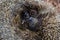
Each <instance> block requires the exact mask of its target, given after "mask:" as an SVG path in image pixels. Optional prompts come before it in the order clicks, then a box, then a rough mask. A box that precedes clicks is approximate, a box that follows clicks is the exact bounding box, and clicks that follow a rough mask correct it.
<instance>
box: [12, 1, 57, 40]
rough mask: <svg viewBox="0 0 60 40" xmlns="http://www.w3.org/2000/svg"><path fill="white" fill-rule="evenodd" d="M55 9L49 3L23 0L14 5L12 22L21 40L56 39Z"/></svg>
mask: <svg viewBox="0 0 60 40" xmlns="http://www.w3.org/2000/svg"><path fill="white" fill-rule="evenodd" d="M55 10H56V9H55V8H54V7H53V5H52V4H50V3H47V2H44V1H36V0H25V1H22V2H21V3H20V2H19V3H17V4H16V5H15V6H14V8H13V10H12V14H13V18H12V19H13V20H12V22H13V23H12V24H13V25H14V27H16V28H17V29H16V30H17V31H16V32H17V33H18V34H21V35H20V36H21V37H22V39H23V40H57V29H56V28H57V24H56V22H57V21H56V18H55V16H56V11H55ZM18 29H19V30H18ZM18 31H19V32H18ZM18 34H17V35H18Z"/></svg>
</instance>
